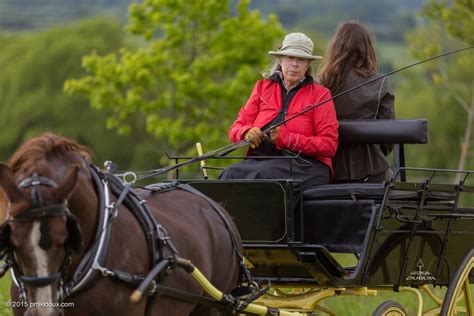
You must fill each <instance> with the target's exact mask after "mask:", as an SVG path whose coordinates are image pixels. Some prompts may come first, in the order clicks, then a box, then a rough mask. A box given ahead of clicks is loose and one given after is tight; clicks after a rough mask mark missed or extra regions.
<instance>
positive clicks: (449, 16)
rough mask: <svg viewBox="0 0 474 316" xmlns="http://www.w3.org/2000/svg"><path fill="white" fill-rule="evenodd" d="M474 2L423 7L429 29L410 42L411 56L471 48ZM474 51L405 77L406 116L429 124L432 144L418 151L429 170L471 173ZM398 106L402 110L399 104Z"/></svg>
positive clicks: (423, 28) (458, 0) (456, 1)
mask: <svg viewBox="0 0 474 316" xmlns="http://www.w3.org/2000/svg"><path fill="white" fill-rule="evenodd" d="M473 13H474V8H473V5H472V1H462V0H454V1H452V2H447V1H439V0H438V1H435V0H432V1H430V2H428V3H427V4H425V6H424V7H423V10H422V15H423V16H424V17H426V18H428V19H429V20H428V22H429V23H426V24H425V25H423V26H421V27H419V28H418V29H417V30H416V31H414V32H412V33H411V34H410V35H409V36H408V40H409V44H410V51H411V53H412V55H413V56H415V57H416V58H418V59H423V58H427V57H431V56H434V55H437V54H441V53H442V52H447V51H449V50H452V49H453V47H458V48H461V47H466V46H468V45H472V43H473V42H472V40H473V21H474V19H473ZM473 65H474V54H473V51H472V50H467V51H463V52H460V53H458V54H455V55H451V56H448V57H444V58H441V59H437V60H435V61H431V62H430V63H426V64H424V65H423V67H422V68H420V69H419V70H418V71H417V72H416V73H411V74H410V75H407V76H405V78H406V81H405V82H404V83H403V89H404V90H405V91H407V93H406V95H405V96H404V97H402V98H404V100H403V101H402V104H406V107H405V109H403V110H402V111H405V113H411V114H412V115H413V113H417V112H418V115H419V117H423V116H424V117H428V118H429V119H430V126H431V128H430V143H431V145H430V146H428V148H419V151H421V152H419V153H417V154H416V156H417V157H422V156H424V157H425V158H424V159H423V162H424V163H425V166H433V167H439V168H452V169H456V168H459V169H472V168H474V163H473V161H472V159H470V158H471V156H472V153H470V147H472V144H471V143H472V142H471V139H472V135H471V134H472V132H471V131H472V127H473V126H472V125H473V115H474V97H473V95H474V91H473V87H474V79H473V78H472V69H473ZM397 104H400V102H398V103H397ZM423 151H424V152H423Z"/></svg>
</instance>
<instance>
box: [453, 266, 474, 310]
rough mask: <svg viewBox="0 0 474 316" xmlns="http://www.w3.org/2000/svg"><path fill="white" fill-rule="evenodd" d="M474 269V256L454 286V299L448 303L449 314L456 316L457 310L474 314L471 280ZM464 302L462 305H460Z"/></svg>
mask: <svg viewBox="0 0 474 316" xmlns="http://www.w3.org/2000/svg"><path fill="white" fill-rule="evenodd" d="M473 270H474V257H471V258H470V260H469V261H468V262H467V264H466V265H465V268H464V270H463V271H462V273H461V275H460V277H459V279H458V280H457V281H458V282H457V283H456V286H455V287H454V292H453V295H452V296H451V297H452V299H451V300H450V302H449V305H448V310H447V312H448V315H449V316H454V315H456V313H457V312H462V313H466V314H467V315H473V314H474V302H473V297H472V289H471V286H470V285H471V284H470V281H469V275H470V274H471V272H472V271H473ZM459 304H462V305H459Z"/></svg>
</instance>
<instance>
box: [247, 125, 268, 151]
mask: <svg viewBox="0 0 474 316" xmlns="http://www.w3.org/2000/svg"><path fill="white" fill-rule="evenodd" d="M262 135H263V133H262V131H261V130H260V128H258V127H252V128H251V129H249V130H248V131H247V132H245V135H244V138H245V139H248V140H250V142H251V143H250V144H249V145H250V148H252V149H253V148H255V147H258V146H259V145H260V143H261V142H262V138H261V137H262Z"/></svg>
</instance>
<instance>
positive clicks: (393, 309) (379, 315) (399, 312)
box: [372, 301, 408, 316]
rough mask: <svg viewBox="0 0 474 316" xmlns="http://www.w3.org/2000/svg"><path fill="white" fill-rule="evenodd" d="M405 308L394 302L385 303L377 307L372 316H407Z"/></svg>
mask: <svg viewBox="0 0 474 316" xmlns="http://www.w3.org/2000/svg"><path fill="white" fill-rule="evenodd" d="M407 315H408V314H407V312H406V310H405V307H403V305H402V304H400V303H398V302H396V301H386V302H383V303H382V304H380V305H379V307H377V309H376V310H375V311H374V313H373V314H372V316H407Z"/></svg>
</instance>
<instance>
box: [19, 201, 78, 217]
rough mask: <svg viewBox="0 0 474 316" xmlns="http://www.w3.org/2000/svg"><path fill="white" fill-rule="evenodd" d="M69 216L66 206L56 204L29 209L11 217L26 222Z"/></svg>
mask: <svg viewBox="0 0 474 316" xmlns="http://www.w3.org/2000/svg"><path fill="white" fill-rule="evenodd" d="M68 214H70V213H69V211H68V209H67V206H66V204H56V205H50V206H43V207H37V208H32V209H29V210H27V211H25V212H22V213H20V214H18V215H15V216H14V217H13V220H16V221H26V220H31V219H36V218H43V217H51V216H62V215H68Z"/></svg>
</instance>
